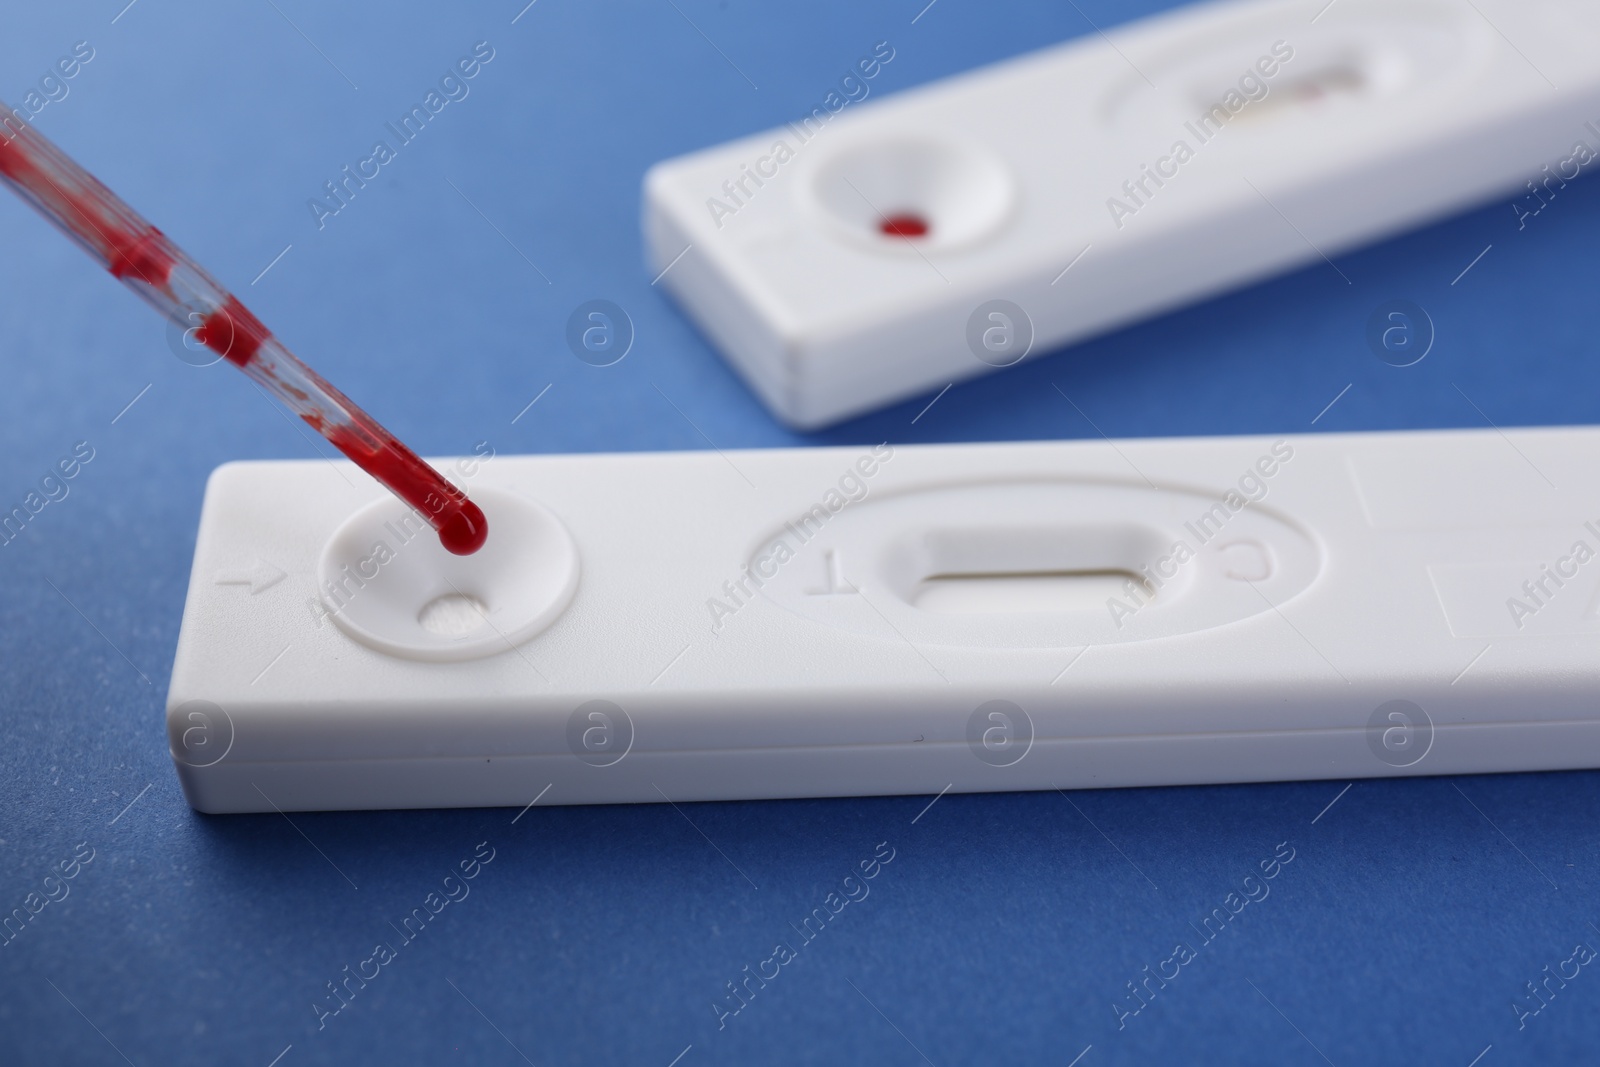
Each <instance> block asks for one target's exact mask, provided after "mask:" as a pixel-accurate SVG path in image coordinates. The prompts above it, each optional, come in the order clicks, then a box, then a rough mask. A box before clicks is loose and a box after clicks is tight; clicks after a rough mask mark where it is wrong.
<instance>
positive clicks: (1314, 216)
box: [644, 0, 1600, 428]
mask: <svg viewBox="0 0 1600 1067" xmlns="http://www.w3.org/2000/svg"><path fill="white" fill-rule="evenodd" d="M1319 8H1321V10H1320V11H1319ZM887 46H888V49H889V50H899V51H904V52H906V53H909V51H910V49H911V48H912V47H913V45H912V44H911V43H909V42H907V41H898V40H896V41H890V42H887ZM1275 47H1276V52H1275V51H1274V49H1275ZM1285 48H1287V49H1289V50H1290V51H1292V53H1293V54H1292V58H1290V59H1288V60H1287V61H1283V60H1282V57H1283V52H1284V49H1285ZM862 51H863V53H864V54H866V55H867V56H868V65H867V68H866V69H870V70H873V71H874V73H876V74H877V76H878V77H883V72H882V68H881V65H878V66H874V65H873V63H872V61H871V58H872V57H871V54H870V53H871V48H870V46H869V45H868V44H867V43H866V42H863V49H862ZM1597 54H1600V6H1597V5H1595V4H1594V3H1592V2H1589V0H1473V2H1472V3H1467V2H1464V0H1338V2H1336V3H1331V4H1327V5H1326V6H1325V7H1324V6H1323V5H1321V4H1318V3H1312V2H1308V0H1292V2H1280V0H1270V2H1265V3H1257V2H1246V3H1237V2H1234V3H1211V4H1199V5H1195V6H1193V7H1187V8H1183V9H1180V10H1178V11H1175V12H1172V13H1169V14H1164V15H1161V16H1159V17H1155V18H1150V19H1146V20H1143V21H1140V22H1135V23H1132V24H1130V25H1127V26H1124V27H1119V28H1117V29H1115V30H1113V31H1111V32H1110V33H1108V34H1106V35H1104V36H1103V37H1102V36H1101V35H1097V34H1092V33H1091V34H1087V35H1085V36H1084V37H1082V38H1080V39H1079V40H1076V41H1073V42H1071V43H1068V44H1065V45H1062V46H1059V47H1053V48H1049V49H1046V50H1043V51H1040V52H1037V53H1035V54H1032V55H1028V56H1024V57H1022V58H1019V59H1015V60H1010V61H1007V62H1004V63H999V64H996V65H994V66H991V67H987V68H984V69H981V70H978V71H976V72H973V73H970V74H965V75H962V76H959V77H955V78H950V79H947V80H944V81H941V82H936V83H934V84H931V85H928V86H924V87H922V88H918V89H915V90H911V91H907V92H902V93H898V94H895V95H893V96H890V97H887V98H884V99H879V98H877V97H876V96H870V95H869V96H867V97H866V98H864V99H862V102H860V103H845V101H846V100H847V99H848V97H849V96H850V95H852V94H853V95H854V96H856V97H860V96H861V94H862V93H863V92H870V91H871V90H872V89H873V87H874V83H873V82H871V81H867V80H863V79H861V78H859V77H857V78H856V80H855V81H853V82H851V83H849V85H848V87H846V86H844V85H840V86H821V87H819V90H818V94H817V95H818V99H819V106H818V108H817V109H816V111H815V112H814V113H813V114H812V115H810V116H807V117H805V118H804V119H802V120H800V121H797V122H794V123H790V124H789V125H787V126H784V127H780V128H778V129H775V130H769V131H767V132H765V133H760V134H756V135H754V136H751V137H747V138H743V139H740V140H738V141H734V142H731V143H729V144H725V145H721V146H719V147H716V148H711V149H707V150H704V151H700V152H695V153H693V154H691V155H687V156H683V157H680V158H678V159H674V160H670V161H667V162H664V163H661V164H658V165H657V166H655V167H654V168H652V169H651V171H650V172H649V174H648V175H647V176H646V179H645V185H644V234H645V241H646V245H647V247H648V258H649V266H650V271H651V274H652V275H656V274H658V273H660V275H661V283H662V284H663V285H665V286H666V287H667V288H668V289H669V290H670V291H671V292H672V293H673V294H674V295H675V296H676V297H677V299H678V300H679V301H680V302H681V304H682V305H683V307H684V308H685V309H686V310H687V311H688V313H689V314H690V316H691V317H692V318H693V319H694V320H695V322H696V323H697V324H698V325H699V326H700V327H701V328H702V329H703V330H704V331H705V332H706V334H708V335H709V336H710V338H711V340H712V341H713V342H714V343H715V344H716V345H717V347H718V348H720V349H721V350H722V352H723V353H724V355H725V356H726V357H727V358H728V359H729V361H730V362H731V363H732V364H733V366H734V367H735V368H737V369H738V371H739V372H740V373H741V374H742V375H743V376H744V378H745V379H746V380H747V381H748V382H749V384H750V385H751V387H752V388H753V389H754V390H755V391H756V392H757V393H758V394H759V395H760V397H761V398H762V400H763V401H764V402H765V403H766V404H767V406H768V407H770V408H771V409H772V411H773V412H774V413H775V414H777V415H778V416H779V417H780V418H782V419H784V420H785V421H786V422H788V423H790V424H792V425H794V426H797V427H802V428H808V427H815V426H820V425H824V424H827V423H830V422H834V421H837V420H839V419H842V418H845V417H847V416H850V415H854V414H857V413H860V412H863V411H866V410H869V409H871V408H874V407H878V406H880V405H883V404H886V403H889V402H891V401H895V400H899V399H903V398H905V397H908V396H912V395H914V394H916V393H918V392H921V391H924V390H929V389H932V388H937V387H939V386H942V385H944V384H946V383H949V382H951V381H954V380H956V379H960V378H965V377H967V376H970V375H974V374H978V373H980V372H984V371H987V370H991V369H993V367H994V366H1004V365H1009V364H1010V363H1014V362H1016V361H1017V360H1019V359H1021V358H1023V357H1024V356H1025V355H1027V354H1028V353H1029V352H1030V351H1031V352H1032V353H1040V352H1043V351H1046V350H1048V349H1050V348H1052V347H1055V346H1059V345H1061V344H1063V343H1065V342H1069V341H1073V340H1076V339H1080V338H1083V337H1086V336H1089V335H1091V334H1095V333H1098V332H1102V331H1105V330H1108V329H1110V328H1112V327H1116V326H1119V325H1121V324H1124V323H1128V322H1131V321H1133V320H1136V319H1139V318H1141V317H1144V316H1147V315H1150V314H1153V313H1156V312H1159V311H1162V310H1165V309H1168V308H1172V307H1175V306H1178V305H1181V304H1184V303H1186V302H1189V301H1193V300H1196V299H1199V298H1202V297H1205V296H1209V295H1211V294H1215V293H1218V292H1221V291H1223V290H1225V289H1228V288H1230V287H1233V286H1236V285H1239V284H1241V283H1244V282H1248V281H1251V280H1254V279H1257V278H1260V277H1263V276H1265V275H1268V274H1271V273H1273V272H1275V271H1280V270H1283V269H1285V268H1288V267H1292V266H1296V265H1301V264H1305V263H1314V262H1318V261H1319V260H1320V259H1321V258H1323V257H1331V256H1334V255H1336V254H1337V253H1338V252H1340V251H1341V250H1344V249H1348V248H1350V247H1352V246H1355V245H1358V244H1361V243H1363V242H1366V241H1370V240H1372V239H1374V238H1377V237H1380V236H1383V235H1387V234H1390V233H1393V232H1395V231H1398V230H1401V229H1403V228H1406V227H1410V226H1414V225H1417V224H1420V223H1422V222H1425V221H1428V220H1430V219H1433V218H1436V217H1440V216H1443V215H1445V214H1447V213H1450V212H1453V211H1456V210H1459V209H1461V208H1464V207H1467V206H1470V205H1475V204H1478V203H1481V202H1483V201H1484V200H1485V199H1486V198H1489V197H1491V196H1495V195H1506V197H1507V202H1508V213H1509V210H1510V208H1511V206H1512V204H1511V202H1512V201H1513V200H1515V199H1516V198H1517V197H1526V198H1528V203H1529V204H1530V205H1533V206H1535V207H1536V206H1537V205H1539V204H1541V203H1543V200H1542V199H1535V195H1536V194H1535V193H1533V192H1532V191H1531V187H1530V185H1529V184H1528V183H1529V182H1530V180H1531V181H1532V182H1533V183H1534V184H1535V185H1536V186H1537V187H1538V188H1539V190H1540V192H1541V193H1543V194H1544V195H1546V196H1548V194H1549V193H1550V192H1555V191H1557V190H1558V189H1559V188H1560V185H1561V183H1562V182H1563V180H1564V179H1562V178H1561V176H1560V175H1559V174H1557V173H1556V168H1557V167H1558V166H1559V165H1560V164H1561V163H1562V162H1565V163H1566V164H1567V166H1566V168H1565V170H1566V178H1568V179H1570V178H1571V177H1573V176H1574V174H1575V173H1576V171H1577V169H1578V168H1580V167H1581V166H1583V164H1584V163H1585V162H1586V160H1587V159H1592V158H1593V156H1592V155H1591V156H1588V157H1583V156H1581V155H1580V156H1579V157H1578V158H1577V159H1574V156H1573V150H1574V146H1575V145H1576V144H1577V143H1578V142H1582V143H1584V144H1585V145H1586V150H1587V151H1588V152H1590V153H1600V129H1597V128H1596V127H1595V126H1594V125H1591V124H1590V123H1591V122H1592V121H1593V120H1595V119H1596V117H1597V115H1600V64H1597V63H1596V62H1595V61H1594V57H1595V56H1596V55H1597ZM891 66H892V63H891ZM1269 69H1270V70H1272V71H1273V74H1272V76H1270V77H1266V76H1263V75H1261V73H1260V72H1261V71H1262V70H1269ZM857 73H859V71H857ZM1246 76H1250V77H1252V78H1253V79H1254V80H1253V81H1252V82H1250V83H1248V84H1246V85H1245V86H1244V89H1245V90H1248V91H1249V93H1250V94H1251V95H1254V96H1260V93H1261V90H1258V89H1257V88H1256V86H1257V85H1265V87H1266V88H1265V90H1264V91H1265V95H1264V96H1260V98H1259V99H1255V100H1251V99H1250V98H1249V96H1246V95H1245V92H1244V91H1242V90H1241V79H1243V78H1245V77H1246ZM1230 90H1232V91H1234V92H1235V94H1236V96H1235V97H1234V99H1233V100H1232V101H1230V100H1229V98H1228V93H1229V92H1230ZM830 92H831V94H832V95H831V96H829V95H828V94H829V93H830ZM1234 103H1238V104H1240V106H1239V108H1238V109H1237V110H1230V108H1231V106H1232V104H1234ZM1217 104H1223V105H1224V109H1223V112H1222V116H1221V117H1214V118H1213V120H1212V125H1213V126H1216V127H1218V129H1216V130H1213V129H1212V128H1211V126H1201V125H1200V116H1202V115H1203V114H1205V113H1207V112H1208V109H1210V108H1211V107H1212V106H1213V105H1217ZM834 107H838V108H839V110H838V111H837V113H836V114H835V113H833V111H832V108H834ZM1180 141H1181V142H1184V143H1185V144H1187V146H1188V148H1189V150H1190V152H1191V156H1189V157H1186V158H1184V159H1182V160H1179V159H1178V156H1179V155H1182V153H1181V152H1175V149H1176V146H1177V143H1178V142H1180ZM780 144H782V145H785V146H786V149H785V150H784V151H781V152H780V151H779V150H778V148H777V146H778V145H780ZM780 155H781V156H783V159H782V162H779V160H778V157H779V156H780ZM1163 160H1165V162H1163ZM1545 165H1549V166H1550V167H1551V170H1549V171H1546V170H1542V169H1541V168H1542V167H1543V166H1545ZM1154 170H1159V171H1160V172H1162V173H1165V174H1166V175H1167V176H1166V177H1165V178H1163V177H1162V176H1161V174H1160V173H1157V174H1156V175H1155V177H1153V178H1152V177H1150V176H1149V175H1150V174H1151V173H1152V171H1154ZM752 174H754V177H751V176H750V175H752ZM763 175H765V176H764V177H763ZM725 183H727V184H725ZM758 183H759V184H758ZM1124 183H1128V184H1127V185H1125V184H1124ZM1545 183H1549V184H1548V185H1546V184H1545ZM1115 201H1120V202H1121V203H1122V205H1123V209H1117V208H1115V207H1114V202H1115ZM718 205H721V206H720V207H719V206H718ZM903 212H911V213H914V214H917V215H919V216H921V217H923V218H924V219H925V220H926V221H927V222H928V223H929V224H930V225H931V229H930V231H929V232H928V234H927V235H926V236H924V237H922V238H904V237H895V236H885V235H884V234H882V233H881V232H880V223H881V221H882V219H883V217H885V216H887V215H894V214H898V213H903ZM1325 269H1327V270H1328V273H1329V278H1330V280H1331V281H1332V282H1334V283H1335V284H1340V281H1339V278H1338V277H1337V275H1335V273H1334V271H1335V270H1336V269H1337V268H1335V267H1332V266H1330V267H1328V268H1325ZM662 272H664V273H662ZM993 300H1004V301H1007V302H1009V303H1010V304H1011V305H1012V306H1013V308H1014V309H1020V311H1021V315H1020V316H1018V315H1016V314H1015V312H1014V311H1013V310H1010V309H1002V312H1001V313H1002V315H1003V317H1002V318H1001V319H993V318H991V317H990V315H989V310H992V309H983V306H984V305H986V304H988V302H990V301H993ZM975 318H976V320H977V322H976V328H975V327H974V319H975ZM991 326H997V327H998V329H995V330H992V331H989V332H987V333H986V332H985V331H986V330H989V327H991ZM983 338H987V342H986V343H983V344H982V345H981V346H980V341H981V339H983Z"/></svg>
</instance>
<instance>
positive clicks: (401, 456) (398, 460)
mask: <svg viewBox="0 0 1600 1067" xmlns="http://www.w3.org/2000/svg"><path fill="white" fill-rule="evenodd" d="M373 429H376V430H378V431H379V432H380V433H381V428H379V427H373ZM325 434H326V436H327V438H328V440H329V441H331V442H333V444H334V446H335V447H337V448H338V449H339V451H341V452H343V453H344V454H345V455H347V456H349V457H350V458H351V459H353V460H354V461H355V462H356V465H357V466H359V467H360V468H361V469H362V470H364V471H366V472H367V473H368V474H370V475H372V476H373V477H374V478H376V479H378V481H380V482H382V483H383V484H384V485H386V486H388V487H389V489H390V490H391V491H393V492H394V494H395V495H396V496H398V497H399V498H400V499H401V500H404V501H405V502H406V503H407V504H410V505H411V506H412V507H413V508H415V509H416V510H417V512H418V514H420V515H421V516H422V517H423V518H424V519H426V520H427V521H428V522H429V523H430V524H431V525H432V526H433V528H434V529H435V530H437V531H438V533H439V543H440V544H441V545H443V546H444V547H445V549H446V550H448V551H450V552H453V553H455V554H456V555H458V556H470V555H472V553H474V552H476V551H478V549H480V548H482V547H483V545H484V542H485V541H487V540H488V539H489V520H488V519H486V518H485V517H484V514H483V509H481V508H479V507H478V505H476V504H474V503H473V502H472V501H471V500H468V499H467V497H466V494H465V493H463V492H462V491H461V490H459V489H457V488H456V487H455V486H453V485H451V484H450V483H449V482H447V481H445V480H444V478H443V477H442V476H440V474H439V472H438V471H436V470H434V469H433V468H432V467H430V466H428V465H427V464H426V463H424V462H423V461H422V460H421V459H420V458H418V457H417V456H416V455H415V454H414V453H413V452H411V450H410V449H408V448H406V446H405V445H402V444H401V443H400V442H399V441H396V440H395V439H394V438H392V437H387V436H386V435H385V436H383V437H381V438H380V439H379V442H378V447H377V448H376V449H373V448H372V447H371V444H370V443H369V440H366V439H363V438H362V437H361V436H360V435H358V434H357V433H355V432H353V431H352V430H350V429H349V428H347V427H343V426H335V427H332V428H330V429H328V430H327V431H325Z"/></svg>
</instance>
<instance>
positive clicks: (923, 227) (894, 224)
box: [878, 211, 928, 237]
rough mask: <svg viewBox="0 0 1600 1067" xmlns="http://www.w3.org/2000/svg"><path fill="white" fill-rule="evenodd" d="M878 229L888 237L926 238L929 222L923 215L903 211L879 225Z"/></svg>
mask: <svg viewBox="0 0 1600 1067" xmlns="http://www.w3.org/2000/svg"><path fill="white" fill-rule="evenodd" d="M878 229H879V230H880V231H881V232H882V233H883V234H884V236H886V237H926V236H927V235H928V220H927V219H925V218H923V217H922V216H921V215H914V214H912V213H911V212H908V211H902V212H898V213H896V214H893V215H890V216H888V217H887V218H885V219H884V220H883V221H882V222H880V223H879V224H878Z"/></svg>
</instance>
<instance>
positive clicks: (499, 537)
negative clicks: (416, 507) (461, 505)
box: [317, 489, 579, 661]
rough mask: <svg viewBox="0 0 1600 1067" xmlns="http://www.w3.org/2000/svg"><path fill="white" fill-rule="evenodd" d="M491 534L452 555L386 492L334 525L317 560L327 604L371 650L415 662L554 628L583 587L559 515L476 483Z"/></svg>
mask: <svg viewBox="0 0 1600 1067" xmlns="http://www.w3.org/2000/svg"><path fill="white" fill-rule="evenodd" d="M472 499H473V500H474V501H475V502H476V503H477V504H478V506H479V507H481V508H482V509H483V511H484V515H485V516H486V517H487V518H488V520H489V539H488V541H487V543H485V544H484V546H483V548H481V549H479V550H478V551H477V552H475V553H473V554H472V555H470V556H456V555H452V554H451V553H450V552H447V551H446V550H445V549H444V547H443V546H442V545H440V544H439V537H438V534H437V533H435V532H434V529H433V527H431V526H429V525H428V524H427V523H426V522H425V521H423V519H422V518H421V517H420V516H419V515H418V514H417V513H416V512H415V511H413V510H412V509H411V508H410V507H408V506H407V505H406V504H405V503H403V502H402V501H400V500H397V499H395V498H393V497H386V498H385V499H383V500H379V501H377V502H375V503H373V504H369V505H368V506H367V507H364V508H362V509H361V510H360V511H358V512H356V513H355V514H354V515H352V516H350V518H349V519H347V520H346V521H345V522H344V524H343V525H341V526H340V527H339V528H338V529H337V530H336V531H334V534H333V537H332V538H330V539H329V541H328V544H327V547H326V548H324V549H323V551H322V559H321V560H320V561H319V563H318V566H317V585H318V588H319V590H320V592H321V594H322V602H323V605H324V606H325V607H326V608H327V610H328V612H329V614H331V615H332V617H333V621H334V622H335V623H336V624H337V625H338V627H339V629H341V630H343V631H344V632H345V633H346V634H348V635H350V636H351V637H353V638H355V639H356V640H357V641H360V642H361V643H362V644H364V645H366V646H368V647H369V648H374V649H377V650H378V651H379V652H385V653H388V654H389V655H391V656H400V657H402V658H405V659H415V660H430V661H443V660H465V659H475V658H478V657H480V656H491V655H494V654H496V653H499V652H505V651H508V650H510V649H511V648H512V647H513V646H515V645H517V644H518V643H520V642H522V641H525V640H527V639H528V638H530V637H532V636H533V635H534V634H537V633H539V632H540V631H541V630H543V629H545V628H546V627H548V626H549V625H550V624H551V623H552V622H554V621H555V620H556V619H557V618H558V617H560V615H561V613H562V612H563V611H565V610H566V608H567V605H568V604H570V603H571V602H572V596H573V594H574V593H575V592H576V591H577V588H578V573H579V563H578V550H577V547H576V546H575V545H574V544H573V541H572V536H571V535H570V534H569V533H567V528H566V527H565V526H563V525H562V523H561V520H560V519H558V518H556V516H555V515H554V514H553V513H552V512H550V511H549V510H548V509H546V508H544V507H542V506H541V505H539V504H536V503H534V502H533V501H531V500H528V499H527V498H525V497H521V496H518V495H516V494H514V493H508V492H504V491H501V490H495V489H479V490H476V491H474V492H473V494H472Z"/></svg>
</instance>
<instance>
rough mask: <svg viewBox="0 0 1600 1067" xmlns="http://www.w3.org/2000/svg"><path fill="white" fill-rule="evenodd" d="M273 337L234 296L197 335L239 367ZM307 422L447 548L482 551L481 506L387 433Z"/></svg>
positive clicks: (369, 425)
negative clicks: (403, 504) (406, 506)
mask: <svg viewBox="0 0 1600 1067" xmlns="http://www.w3.org/2000/svg"><path fill="white" fill-rule="evenodd" d="M271 337H272V332H271V331H270V330H268V329H267V328H266V326H264V325H262V323H261V320H260V319H258V318H256V317H255V315H253V314H251V312H250V310H249V309H248V308H246V307H245V306H244V305H243V304H241V303H240V302H239V300H238V298H237V297H234V296H229V297H228V301H227V303H226V304H224V305H223V306H222V307H221V308H220V309H219V310H217V311H214V312H212V313H211V314H210V315H207V316H206V317H205V319H204V320H202V321H201V324H200V329H198V330H197V331H195V340H196V341H198V342H199V343H201V344H203V345H205V346H206V347H207V348H209V349H211V350H212V351H214V352H216V353H217V354H218V355H220V356H222V357H223V358H224V359H226V360H228V361H229V362H230V363H234V364H236V365H238V366H240V367H243V366H245V365H246V364H248V363H249V362H250V361H251V360H252V359H255V358H256V356H257V355H258V353H259V352H260V351H261V348H262V346H263V345H265V344H266V343H267V341H268V340H269V339H270V338H271ZM356 415H357V416H358V417H360V418H363V419H365V414H364V413H363V412H361V411H360V409H356ZM306 421H307V422H311V424H312V425H313V427H315V429H316V430H317V431H318V432H319V433H321V434H322V435H323V436H324V437H326V438H327V439H328V440H329V441H330V442H331V443H332V444H333V446H334V447H335V448H337V449H338V450H339V451H341V452H343V453H344V454H345V455H346V456H349V457H350V458H351V459H352V460H354V461H355V463H356V464H357V466H359V467H360V468H361V469H362V470H364V471H366V472H367V473H368V474H370V475H372V476H373V477H374V478H376V479H378V481H380V482H382V483H383V484H384V485H386V486H388V487H389V488H390V489H391V490H393V491H394V493H395V494H396V495H397V496H399V497H400V498H401V499H402V500H404V501H405V502H406V503H408V504H410V505H411V506H412V507H414V508H416V509H417V510H418V511H419V512H421V513H422V515H423V517H424V518H426V519H427V520H428V521H429V522H431V523H432V524H433V526H434V528H435V529H436V530H437V531H438V533H439V543H440V544H442V545H443V546H444V547H445V548H446V549H447V550H449V551H450V552H453V553H454V554H456V555H458V556H469V555H471V554H472V553H474V552H476V551H478V549H480V548H482V547H483V543H484V541H485V540H487V539H488V536H489V523H488V520H487V519H485V518H484V515H483V511H482V510H481V509H480V508H479V507H478V505H476V504H474V503H473V502H472V501H471V500H469V499H467V497H466V495H465V494H463V493H462V492H461V491H460V490H457V489H456V488H455V487H453V486H452V485H450V483H449V482H447V481H445V480H444V479H443V478H442V477H441V476H440V475H439V472H438V471H436V470H434V469H433V468H432V467H430V466H428V465H427V464H426V463H424V462H422V460H420V459H418V458H417V456H416V455H415V454H414V453H413V452H412V451H411V450H410V449H408V448H406V447H405V446H404V445H402V444H401V443H400V442H399V441H397V440H395V439H394V438H393V437H390V436H389V435H388V434H386V433H384V432H383V428H382V427H381V426H379V425H378V424H377V423H375V422H373V421H372V420H371V419H365V422H366V425H365V426H364V427H363V429H364V430H365V431H366V432H365V433H364V434H362V433H357V432H355V431H354V430H353V429H352V428H350V427H346V426H337V425H336V426H326V425H323V424H321V422H320V420H319V421H315V422H314V421H312V420H311V419H310V418H307V419H306Z"/></svg>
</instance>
